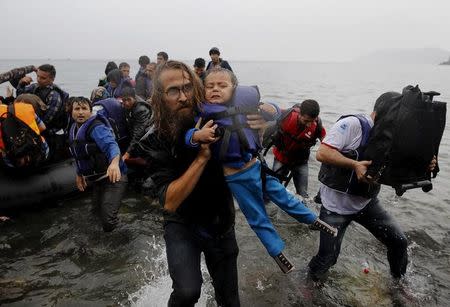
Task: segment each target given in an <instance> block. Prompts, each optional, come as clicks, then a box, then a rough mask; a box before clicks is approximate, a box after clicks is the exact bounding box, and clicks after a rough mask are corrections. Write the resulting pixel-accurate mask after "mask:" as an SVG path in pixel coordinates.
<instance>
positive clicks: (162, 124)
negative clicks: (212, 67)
mask: <svg viewBox="0 0 450 307" xmlns="http://www.w3.org/2000/svg"><path fill="white" fill-rule="evenodd" d="M166 70H181V71H183V72H186V73H187V74H188V76H189V79H190V81H191V82H192V85H193V88H194V91H193V94H192V102H193V104H194V107H197V108H199V107H200V104H201V103H202V101H203V100H204V93H203V85H202V83H201V81H200V79H199V78H198V77H197V75H196V74H195V73H194V71H193V70H192V69H190V68H189V67H188V66H187V65H186V64H184V63H183V62H179V61H173V60H171V61H167V62H166V63H164V64H162V65H159V66H158V67H157V69H156V72H155V77H154V79H153V94H152V101H151V105H152V110H153V123H154V126H155V129H156V130H157V131H158V132H159V133H165V132H167V130H168V123H167V120H166V119H165V118H164V109H165V108H164V103H165V102H164V86H163V84H162V82H161V74H162V73H163V72H164V71H166Z"/></svg>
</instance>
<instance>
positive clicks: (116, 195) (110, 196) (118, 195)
mask: <svg viewBox="0 0 450 307" xmlns="http://www.w3.org/2000/svg"><path fill="white" fill-rule="evenodd" d="M127 184H128V178H127V175H122V178H121V179H120V181H119V182H116V183H111V182H110V181H109V179H108V178H105V179H103V180H101V181H99V182H95V183H94V186H93V204H94V206H97V207H96V208H95V209H94V210H95V211H97V210H99V213H100V219H101V221H102V226H103V230H104V231H105V232H110V231H113V230H114V228H116V226H117V224H118V222H119V220H118V218H117V213H118V212H119V208H120V205H121V201H122V197H123V195H124V193H125V190H126V189H127Z"/></svg>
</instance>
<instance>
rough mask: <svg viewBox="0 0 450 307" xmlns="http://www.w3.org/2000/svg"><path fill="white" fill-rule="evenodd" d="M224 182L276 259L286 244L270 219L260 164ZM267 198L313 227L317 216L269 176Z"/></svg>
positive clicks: (227, 178)
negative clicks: (265, 202) (265, 203)
mask: <svg viewBox="0 0 450 307" xmlns="http://www.w3.org/2000/svg"><path fill="white" fill-rule="evenodd" d="M225 180H226V182H227V183H228V186H229V187H230V190H231V192H232V193H233V196H234V198H236V200H237V202H238V204H239V207H240V208H241V211H242V213H243V214H244V216H245V218H246V219H247V222H248V224H249V225H250V227H251V228H252V229H253V231H254V232H255V233H256V235H257V236H258V238H259V239H260V240H261V242H262V244H263V245H264V247H265V248H266V249H267V252H268V253H269V255H270V256H272V257H274V256H277V255H278V254H279V253H281V251H282V250H283V249H284V242H283V240H282V239H281V237H280V236H279V235H278V233H277V231H276V230H275V228H274V227H273V224H272V222H271V221H270V219H269V217H268V216H267V212H266V208H265V205H264V198H263V189H262V180H261V164H260V163H259V161H257V162H256V163H255V164H254V165H252V166H251V167H249V168H248V169H245V170H243V171H240V172H239V173H236V174H233V175H230V176H225ZM265 195H266V196H267V197H268V198H269V199H270V200H271V201H272V202H273V203H274V204H276V205H277V206H278V207H280V208H281V209H282V210H283V211H285V212H286V213H287V214H289V215H290V216H292V217H293V218H295V219H296V220H297V221H299V222H300V223H305V224H312V223H313V222H314V221H315V220H316V219H317V215H316V214H315V213H314V212H313V211H311V210H310V209H309V208H307V207H306V206H305V204H303V203H302V202H301V201H300V200H299V199H298V198H297V197H295V196H294V195H292V194H291V193H289V192H288V191H287V190H286V188H285V187H284V186H283V185H282V184H281V183H280V182H279V181H278V179H276V178H274V177H272V176H269V175H267V177H266V193H265Z"/></svg>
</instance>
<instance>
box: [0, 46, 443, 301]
mask: <svg viewBox="0 0 450 307" xmlns="http://www.w3.org/2000/svg"><path fill="white" fill-rule="evenodd" d="M209 55H210V57H211V61H210V62H209V63H208V65H206V62H205V60H204V59H202V58H197V59H195V61H194V63H193V67H192V68H191V67H189V66H188V65H186V64H184V63H182V62H179V61H174V60H169V57H168V54H167V53H166V52H159V53H158V54H157V62H151V61H150V58H149V57H148V56H145V55H143V56H141V57H140V58H139V59H138V63H139V71H138V72H137V74H136V76H135V78H134V79H133V78H131V77H130V65H129V64H128V63H125V62H123V63H120V64H119V65H117V64H116V63H114V62H108V63H107V65H106V68H105V77H104V78H102V79H100V80H99V83H98V87H96V88H95V89H94V90H93V91H92V94H91V97H90V98H86V97H70V96H69V95H68V94H67V92H66V91H64V90H63V89H61V88H60V87H59V86H58V85H56V84H55V83H54V80H55V76H56V70H55V68H54V67H53V66H52V65H49V64H44V65H41V66H39V67H37V68H36V67H34V66H27V67H23V68H19V69H13V70H11V71H9V72H7V73H4V74H1V75H0V82H6V81H10V83H11V84H12V85H13V86H14V87H15V88H16V89H17V94H18V96H17V97H16V98H14V97H13V95H12V92H9V93H7V95H6V97H5V98H2V104H0V118H1V122H0V125H1V129H0V131H1V133H2V134H0V151H1V154H2V163H3V167H6V168H31V167H36V166H38V165H39V164H42V163H51V162H52V161H55V160H57V159H59V158H62V157H68V156H69V153H70V155H71V156H72V157H73V158H74V159H75V161H76V178H74V181H75V182H76V185H77V187H78V189H79V190H80V191H82V192H83V191H85V190H86V189H87V188H88V187H91V188H92V189H91V190H92V193H93V194H92V199H93V204H94V205H95V206H96V207H97V208H98V211H99V214H100V217H101V222H102V227H103V230H104V231H105V232H109V231H112V230H113V229H114V228H115V227H116V225H117V223H118V219H117V215H118V211H119V208H120V203H121V199H122V197H123V194H124V193H125V188H126V185H127V181H128V178H127V173H128V169H129V168H130V169H132V167H133V163H132V161H133V159H141V161H143V164H140V165H141V166H142V165H143V166H144V169H145V171H144V173H145V175H146V177H149V178H151V179H152V182H153V183H154V188H155V190H156V197H157V199H158V200H159V202H160V204H161V206H162V208H163V215H164V239H165V242H166V252H167V262H168V268H169V274H170V277H171V278H172V281H173V283H172V288H173V291H172V293H171V296H170V299H169V303H168V305H169V306H193V305H195V303H196V302H197V301H198V299H199V297H200V291H201V284H202V274H201V271H200V262H201V254H202V253H203V254H204V257H205V261H206V266H207V268H208V271H209V274H210V276H211V278H212V281H213V286H214V290H215V299H216V301H217V304H218V306H239V292H238V267H237V257H238V252H239V249H238V244H237V242H236V235H235V228H234V224H235V207H234V203H233V197H234V198H235V199H236V201H237V203H238V205H239V207H240V209H241V211H242V213H243V214H244V216H245V217H246V219H247V222H248V224H249V225H250V227H251V228H252V229H253V230H254V232H255V233H256V235H257V237H258V238H259V239H260V240H261V242H262V244H263V245H264V247H265V248H266V250H267V252H268V254H269V255H270V256H271V257H273V258H274V260H275V262H276V264H278V266H279V267H280V269H281V270H282V271H283V272H284V273H289V272H290V271H292V270H293V268H294V265H293V264H292V262H291V261H290V260H289V259H288V257H287V256H286V255H285V254H284V253H283V249H284V247H285V243H284V242H283V240H282V239H281V237H280V236H279V234H278V233H277V232H276V230H275V229H274V227H273V225H272V222H271V220H270V218H269V217H268V215H267V212H266V209H265V199H269V200H271V201H272V202H274V203H275V204H276V205H277V206H279V207H280V208H281V209H283V210H284V211H286V212H287V213H288V214H289V215H291V216H292V217H293V218H295V219H296V220H297V221H299V222H300V223H305V224H310V225H311V226H310V228H311V229H316V230H319V231H320V245H319V251H318V253H317V254H316V255H315V256H314V257H313V258H312V259H311V261H310V263H309V273H310V274H309V276H310V278H311V279H312V280H313V281H321V280H324V279H325V278H326V273H327V271H328V270H329V269H330V267H331V266H333V265H334V264H335V263H336V261H337V258H338V256H339V253H340V246H341V243H342V239H343V236H344V234H345V231H346V228H347V227H348V225H349V224H350V223H351V222H352V221H355V222H357V223H359V224H361V225H362V226H364V227H365V228H367V229H368V230H369V231H370V232H371V233H372V234H373V235H374V236H375V237H376V238H377V239H378V240H380V241H381V242H382V243H383V244H384V245H385V246H386V247H387V257H388V261H389V265H390V270H391V274H392V276H393V277H394V278H400V277H402V276H403V275H404V274H405V272H406V266H407V263H408V258H407V239H406V236H405V235H404V233H403V232H402V230H401V228H400V226H399V225H398V223H397V222H396V221H395V219H394V218H393V217H392V216H391V215H390V214H389V213H387V212H386V211H385V210H384V209H383V208H382V206H381V204H380V202H379V200H378V198H377V195H378V192H379V190H380V189H379V188H380V186H379V184H377V183H374V182H371V181H370V178H368V177H367V176H365V173H366V171H367V167H368V166H369V165H370V163H371V162H370V161H366V160H364V159H363V158H361V155H359V156H351V155H349V154H348V153H349V152H353V151H355V152H358V151H362V150H363V148H364V146H365V142H366V141H367V135H368V133H370V130H371V128H372V127H373V126H374V121H376V119H377V114H379V112H380V110H381V109H380V108H382V106H383V105H384V104H385V102H386V101H387V100H388V99H389V95H382V96H381V97H380V98H379V99H378V100H377V101H376V103H375V105H374V108H373V112H372V114H371V115H370V116H363V115H350V116H346V117H343V118H341V119H339V120H338V121H337V122H336V123H335V124H334V125H333V126H332V127H331V128H330V129H328V131H326V130H325V128H324V127H323V126H322V122H321V120H320V117H319V113H320V107H319V104H318V102H317V101H315V100H312V99H308V100H305V101H303V102H301V103H298V104H296V105H294V106H293V107H292V108H289V109H287V110H281V109H280V108H279V107H278V106H277V105H276V104H269V103H264V102H261V101H260V100H261V99H260V95H259V90H258V88H257V87H250V86H242V85H239V84H238V78H237V77H236V75H235V74H234V73H233V71H232V68H231V66H230V64H229V63H228V62H227V61H225V60H223V59H222V58H221V57H220V51H219V49H218V48H216V47H213V48H211V50H210V51H209ZM205 67H206V68H205ZM31 72H35V73H36V76H37V82H36V83H32V78H31V77H29V76H27V74H28V73H31ZM17 119H18V120H17ZM8 120H9V122H14V124H15V125H16V126H17V127H19V128H17V127H16V130H15V131H17V130H21V129H22V130H23V131H24V132H23V133H22V139H25V140H23V141H22V143H20V142H19V143H17V140H19V136H18V135H17V134H18V133H16V134H14V133H15V132H9V131H10V130H11V131H12V130H13V129H10V130H8V129H7V127H9V126H12V125H13V123H9V122H8ZM20 123H24V124H25V127H24V125H20ZM27 127H28V128H27ZM22 130H21V131H22ZM268 131H270V133H268ZM24 134H26V135H30V137H25V138H24V137H23V135H24ZM263 135H265V136H266V137H267V135H269V137H268V139H269V141H268V142H263V140H262V139H263V138H262V136H263ZM317 140H319V142H320V145H319V148H318V151H317V155H316V157H317V160H318V161H319V162H322V167H321V170H320V173H319V180H320V182H321V185H320V198H321V202H322V207H321V209H320V214H319V216H317V214H316V213H315V212H314V211H313V210H311V209H310V208H308V206H307V205H306V204H305V202H304V201H303V200H304V199H308V198H309V194H308V160H309V158H310V149H311V147H313V146H314V145H315V144H316V142H317ZM264 146H266V147H267V150H268V149H269V148H270V147H271V146H273V154H274V157H275V159H274V164H273V167H272V168H269V167H268V166H267V165H266V164H265V161H264V159H263V158H261V157H260V156H261V155H260V154H261V151H262V150H263V147H264ZM127 164H128V166H127ZM435 166H436V159H433V160H432V161H430V165H429V168H430V170H432V169H433V168H434V167H435ZM290 178H293V180H294V186H295V190H296V193H297V194H298V195H293V194H292V193H290V192H289V191H288V190H286V188H285V186H283V184H282V183H283V181H284V182H287V181H289V179H290ZM352 178H357V179H358V180H352ZM1 218H2V219H4V218H3V217H1Z"/></svg>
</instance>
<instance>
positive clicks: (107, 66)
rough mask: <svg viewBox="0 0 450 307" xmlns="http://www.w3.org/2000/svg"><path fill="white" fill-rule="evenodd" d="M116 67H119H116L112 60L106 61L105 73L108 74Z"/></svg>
mask: <svg viewBox="0 0 450 307" xmlns="http://www.w3.org/2000/svg"><path fill="white" fill-rule="evenodd" d="M117 68H119V67H117V64H116V62H112V61H111V62H108V64H106V67H105V75H108V74H109V72H110V71H111V70H113V69H117Z"/></svg>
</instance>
